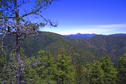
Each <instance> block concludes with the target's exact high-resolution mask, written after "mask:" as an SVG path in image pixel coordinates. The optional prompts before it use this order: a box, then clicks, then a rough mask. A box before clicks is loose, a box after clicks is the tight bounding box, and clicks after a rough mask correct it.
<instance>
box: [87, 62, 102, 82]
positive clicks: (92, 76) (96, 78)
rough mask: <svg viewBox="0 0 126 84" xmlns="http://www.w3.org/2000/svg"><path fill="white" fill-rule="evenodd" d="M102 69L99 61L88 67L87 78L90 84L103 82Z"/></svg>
mask: <svg viewBox="0 0 126 84" xmlns="http://www.w3.org/2000/svg"><path fill="white" fill-rule="evenodd" d="M103 77H104V71H103V70H102V68H101V63H100V62H98V61H97V62H96V63H94V64H93V65H92V66H91V67H90V68H89V73H88V79H89V83H90V84H104V81H103Z"/></svg>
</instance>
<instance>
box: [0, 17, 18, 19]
mask: <svg viewBox="0 0 126 84" xmlns="http://www.w3.org/2000/svg"><path fill="white" fill-rule="evenodd" d="M6 18H7V19H15V18H16V17H6ZM0 19H4V18H3V17H0Z"/></svg>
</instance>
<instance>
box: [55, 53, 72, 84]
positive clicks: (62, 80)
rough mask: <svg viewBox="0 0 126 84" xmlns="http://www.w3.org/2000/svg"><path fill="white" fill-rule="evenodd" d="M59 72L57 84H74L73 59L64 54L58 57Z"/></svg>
mask: <svg viewBox="0 0 126 84" xmlns="http://www.w3.org/2000/svg"><path fill="white" fill-rule="evenodd" d="M57 70H58V71H57V75H56V80H57V84H74V74H75V71H74V66H73V64H72V59H71V58H70V57H68V56H66V55H65V54H64V53H62V54H60V55H58V60H57Z"/></svg>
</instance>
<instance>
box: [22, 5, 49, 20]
mask: <svg viewBox="0 0 126 84" xmlns="http://www.w3.org/2000/svg"><path fill="white" fill-rule="evenodd" d="M47 4H48V3H45V4H43V5H42V6H40V7H39V8H38V9H36V10H35V11H32V12H29V13H26V14H24V15H22V16H21V18H23V17H25V16H28V15H30V14H35V13H37V12H38V11H39V10H40V9H41V8H43V7H44V6H46V5H47Z"/></svg>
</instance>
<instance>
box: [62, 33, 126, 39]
mask: <svg viewBox="0 0 126 84" xmlns="http://www.w3.org/2000/svg"><path fill="white" fill-rule="evenodd" d="M96 35H100V34H81V33H77V34H69V35H64V36H67V37H70V38H90V37H94V36H96ZM111 35H114V36H124V35H126V34H123V33H117V34H110V35H105V36H111Z"/></svg>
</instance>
